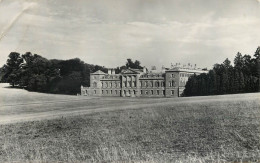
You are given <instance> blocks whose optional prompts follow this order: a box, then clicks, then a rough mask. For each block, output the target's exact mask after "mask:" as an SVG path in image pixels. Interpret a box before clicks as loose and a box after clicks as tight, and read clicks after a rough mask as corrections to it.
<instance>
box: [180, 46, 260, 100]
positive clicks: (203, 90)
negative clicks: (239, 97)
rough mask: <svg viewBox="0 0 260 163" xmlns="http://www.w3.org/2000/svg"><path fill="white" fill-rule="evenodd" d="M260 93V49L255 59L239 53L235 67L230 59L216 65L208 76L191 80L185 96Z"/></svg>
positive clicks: (191, 78)
mask: <svg viewBox="0 0 260 163" xmlns="http://www.w3.org/2000/svg"><path fill="white" fill-rule="evenodd" d="M257 91H260V47H258V48H257V50H256V52H255V54H254V58H251V56H250V55H244V56H243V55H242V54H241V53H239V52H238V53H237V55H236V57H235V59H234V66H232V65H231V62H230V61H229V59H226V60H225V61H224V62H223V63H222V64H215V65H214V67H213V69H212V70H210V71H209V73H208V74H201V75H193V76H191V77H190V78H189V80H188V82H187V84H186V86H185V90H184V93H183V96H203V95H219V94H233V93H248V92H257Z"/></svg>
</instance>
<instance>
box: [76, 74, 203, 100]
mask: <svg viewBox="0 0 260 163" xmlns="http://www.w3.org/2000/svg"><path fill="white" fill-rule="evenodd" d="M194 73H196V74H200V73H204V71H195V70H191V71H188V70H185V69H184V70H179V69H177V70H176V69H173V70H168V71H165V72H164V73H132V74H131V73H127V74H105V73H103V74H95V73H93V74H91V75H90V87H81V94H82V95H86V96H117V97H119V96H122V97H180V96H181V94H182V92H183V90H184V89H185V85H186V82H187V81H188V78H189V77H190V76H191V75H193V74H194Z"/></svg>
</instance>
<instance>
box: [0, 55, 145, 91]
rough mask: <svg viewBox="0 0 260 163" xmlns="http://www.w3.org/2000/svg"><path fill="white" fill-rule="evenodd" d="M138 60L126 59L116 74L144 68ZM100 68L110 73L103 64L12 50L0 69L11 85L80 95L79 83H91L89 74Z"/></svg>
mask: <svg viewBox="0 0 260 163" xmlns="http://www.w3.org/2000/svg"><path fill="white" fill-rule="evenodd" d="M140 64H141V63H140V62H139V61H137V60H136V61H135V62H133V61H132V60H131V59H127V62H126V65H123V66H121V67H117V68H116V71H117V73H119V72H121V70H122V69H124V68H142V67H141V66H140ZM98 70H101V71H103V72H105V73H107V71H108V70H107V68H105V67H104V66H99V65H93V64H87V63H84V62H83V61H81V60H80V59H79V58H74V59H69V60H57V59H51V60H48V59H46V58H44V57H42V56H40V55H38V54H32V53H31V52H26V53H25V54H22V55H21V54H20V53H17V52H11V53H10V54H9V56H8V59H7V61H6V64H5V65H4V66H3V67H2V68H0V79H1V82H6V83H9V84H10V85H12V87H20V88H24V89H27V90H29V91H36V92H46V93H55V94H77V93H79V92H80V86H81V85H83V86H89V85H90V83H89V82H90V79H89V77H90V73H93V72H96V71H98Z"/></svg>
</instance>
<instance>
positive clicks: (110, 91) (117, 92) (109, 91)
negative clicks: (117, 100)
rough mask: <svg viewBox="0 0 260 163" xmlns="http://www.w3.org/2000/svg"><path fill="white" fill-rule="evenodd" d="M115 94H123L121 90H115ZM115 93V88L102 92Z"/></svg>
mask: <svg viewBox="0 0 260 163" xmlns="http://www.w3.org/2000/svg"><path fill="white" fill-rule="evenodd" d="M114 92H115V94H121V90H114ZM105 93H106V94H113V90H102V94H105Z"/></svg>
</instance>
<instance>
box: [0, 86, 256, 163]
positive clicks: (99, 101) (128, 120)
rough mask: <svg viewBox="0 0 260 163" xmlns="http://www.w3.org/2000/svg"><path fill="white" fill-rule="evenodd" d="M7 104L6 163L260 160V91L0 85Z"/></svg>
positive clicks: (2, 133)
mask: <svg viewBox="0 0 260 163" xmlns="http://www.w3.org/2000/svg"><path fill="white" fill-rule="evenodd" d="M0 100H1V107H0V123H2V125H0V143H1V144H0V162H12V161H18V162H30V161H32V162H57V161H61V162H123V161H124V162H132V161H133V162H232V161H233V162H241V161H243V162H257V161H258V162H259V160H260V94H259V93H253V94H240V95H225V96H208V97H191V98H178V99H171V98H161V99H150V98H88V97H76V96H63V95H47V94H40V93H32V92H26V91H24V90H15V89H11V88H0ZM1 119H3V120H2V121H1ZM8 119H11V120H8ZM37 119H38V120H37Z"/></svg>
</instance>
